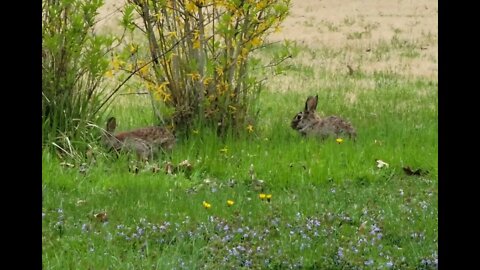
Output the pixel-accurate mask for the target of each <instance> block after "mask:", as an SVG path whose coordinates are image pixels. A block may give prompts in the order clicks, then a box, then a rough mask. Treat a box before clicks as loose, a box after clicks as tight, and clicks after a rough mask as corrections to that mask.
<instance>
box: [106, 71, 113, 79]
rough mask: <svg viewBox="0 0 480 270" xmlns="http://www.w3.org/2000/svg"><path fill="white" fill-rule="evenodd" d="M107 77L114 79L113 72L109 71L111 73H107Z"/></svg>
mask: <svg viewBox="0 0 480 270" xmlns="http://www.w3.org/2000/svg"><path fill="white" fill-rule="evenodd" d="M105 77H107V78H112V77H113V70H109V71H107V72H105Z"/></svg>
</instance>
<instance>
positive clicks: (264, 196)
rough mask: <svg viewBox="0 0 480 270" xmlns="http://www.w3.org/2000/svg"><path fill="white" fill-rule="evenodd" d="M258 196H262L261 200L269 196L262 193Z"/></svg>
mask: <svg viewBox="0 0 480 270" xmlns="http://www.w3.org/2000/svg"><path fill="white" fill-rule="evenodd" d="M258 197H259V198H260V200H265V198H266V197H267V194H265V193H260V195H258Z"/></svg>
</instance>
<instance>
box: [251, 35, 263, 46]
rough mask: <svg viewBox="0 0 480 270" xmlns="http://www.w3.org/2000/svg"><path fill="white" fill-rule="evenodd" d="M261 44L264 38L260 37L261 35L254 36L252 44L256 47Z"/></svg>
mask: <svg viewBox="0 0 480 270" xmlns="http://www.w3.org/2000/svg"><path fill="white" fill-rule="evenodd" d="M260 44H262V39H261V38H259V37H254V38H253V39H252V45H253V46H254V47H257V46H259V45H260Z"/></svg>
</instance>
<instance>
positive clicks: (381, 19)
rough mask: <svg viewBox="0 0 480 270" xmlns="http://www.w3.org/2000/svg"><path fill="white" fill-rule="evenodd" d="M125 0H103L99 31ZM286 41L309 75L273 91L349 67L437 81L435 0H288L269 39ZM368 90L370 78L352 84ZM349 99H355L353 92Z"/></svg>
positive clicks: (321, 82) (315, 82)
mask: <svg viewBox="0 0 480 270" xmlns="http://www.w3.org/2000/svg"><path fill="white" fill-rule="evenodd" d="M122 3H123V1H122V2H119V1H116V0H106V4H105V6H104V7H103V8H102V9H101V10H100V16H99V18H104V19H103V20H101V22H100V27H101V30H104V31H109V32H112V31H117V30H118V27H117V25H116V24H117V22H118V17H119V16H118V15H119V14H120V13H119V12H115V10H116V9H117V8H119V7H121V5H122ZM284 39H288V40H291V41H295V42H296V43H297V44H298V45H299V46H301V47H303V49H302V50H301V52H300V53H299V54H298V55H297V56H296V57H295V58H293V59H291V62H290V63H291V64H292V65H296V66H303V67H306V68H309V69H310V70H313V75H312V76H304V75H301V74H287V75H286V76H278V77H276V78H273V79H272V80H270V81H269V87H268V88H270V89H271V90H274V91H289V90H296V91H302V90H307V89H306V88H308V89H318V88H324V87H329V86H330V85H329V84H330V83H332V82H331V80H329V78H328V76H325V74H346V73H348V69H347V65H350V66H351V67H352V68H354V70H357V71H361V72H363V73H367V74H371V73H373V72H392V73H396V74H400V75H405V76H407V77H409V78H410V77H411V78H417V77H421V78H426V79H430V80H437V74H438V45H437V40H438V3H437V1H435V0H415V1H413V0H362V1H360V0H342V1H338V0H292V7H291V14H290V15H289V17H287V19H286V20H285V22H284V23H283V25H282V30H281V32H280V33H276V34H273V35H271V36H270V37H269V41H281V40H284ZM356 84H357V86H358V87H359V88H363V89H365V88H367V89H368V88H371V87H373V82H372V81H369V80H368V79H363V80H359V81H358V82H356ZM350 99H351V100H352V101H353V100H354V99H355V96H354V95H352V96H351V97H350Z"/></svg>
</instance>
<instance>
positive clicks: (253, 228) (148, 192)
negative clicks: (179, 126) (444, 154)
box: [42, 1, 438, 269]
mask: <svg viewBox="0 0 480 270" xmlns="http://www.w3.org/2000/svg"><path fill="white" fill-rule="evenodd" d="M294 2H295V1H294ZM297 2H299V1H297ZM327 2H328V1H327ZM301 10H303V11H305V12H308V10H307V7H303V6H302V7H301ZM430 10H431V9H430ZM297 11H298V10H297ZM294 14H295V12H294ZM342 14H343V13H342ZM417 15H418V14H417ZM342 16H343V15H342ZM344 16H345V18H349V19H348V20H347V19H344V18H340V19H339V20H336V21H335V20H333V19H329V18H324V19H323V22H324V23H323V24H322V25H323V26H322V29H323V30H322V31H323V33H325V32H327V33H328V32H331V33H342V36H343V37H344V38H345V39H348V40H350V41H352V42H354V43H355V44H358V46H353V47H349V46H347V47H339V46H334V45H331V44H330V45H324V46H317V47H315V46H311V45H310V44H303V45H302V44H301V42H299V45H298V47H297V51H296V53H295V54H294V57H293V59H291V61H290V62H289V63H288V64H287V66H286V68H285V70H284V73H283V74H281V75H278V76H276V77H273V78H271V79H270V80H269V81H268V82H267V84H266V85H267V89H266V91H264V92H262V93H261V96H260V98H259V100H258V102H259V109H260V119H259V122H258V123H257V124H256V125H255V126H254V127H253V132H246V135H245V136H244V137H242V138H237V139H234V138H226V139H224V140H222V139H219V138H217V137H216V136H214V135H213V134H211V133H210V132H209V130H205V129H202V128H201V127H197V128H196V129H197V130H196V131H198V132H195V134H194V135H193V136H192V137H191V138H188V140H187V139H180V140H179V141H178V143H177V146H176V148H175V149H174V151H173V152H172V153H171V154H170V155H165V156H162V157H161V158H160V159H158V160H156V161H155V164H150V166H148V167H145V168H141V169H140V171H139V172H138V173H134V172H131V170H130V169H131V164H130V163H129V161H128V158H127V157H124V156H122V157H120V158H118V159H117V158H115V157H112V156H109V155H107V154H102V152H101V151H98V153H97V155H96V158H95V162H91V161H89V162H87V163H86V165H85V166H80V164H77V163H73V162H72V164H73V165H74V166H73V167H71V166H66V165H65V163H62V162H64V161H63V160H59V159H58V158H57V157H56V156H54V155H53V154H51V153H49V152H44V153H43V158H42V161H43V163H42V168H43V170H42V174H43V175H42V179H43V190H42V193H43V211H42V222H43V226H42V244H43V245H42V247H43V252H42V257H43V266H44V268H45V269H436V268H438V264H437V260H438V215H437V212H438V161H437V156H438V145H437V141H438V134H437V131H438V122H437V119H438V104H437V93H438V92H437V90H438V80H437V78H436V76H432V74H433V75H435V74H436V71H433V73H432V70H431V69H429V67H431V66H435V65H436V58H435V57H434V56H432V55H431V54H430V52H429V51H428V52H426V50H425V49H423V48H425V47H428V48H432V47H434V48H435V46H436V32H434V33H433V34H431V33H430V32H423V31H422V32H421V33H419V35H418V37H416V38H408V37H405V36H403V35H402V34H401V33H409V32H408V31H407V30H405V29H404V28H402V29H400V28H401V26H398V27H399V29H400V30H398V31H397V32H398V34H397V35H395V34H393V35H392V36H388V37H380V38H378V40H372V39H373V38H374V37H377V35H375V27H374V28H373V30H372V34H368V33H367V34H365V33H364V32H365V31H366V30H362V31H358V32H355V31H354V32H352V31H343V30H342V29H343V28H342V27H346V26H349V27H355V26H359V24H360V22H361V23H362V24H361V25H364V24H365V25H366V24H368V20H366V21H365V20H361V19H359V18H358V17H354V16H350V15H348V14H344ZM387 17H388V16H387ZM308 20H310V19H308V18H307V19H306V21H307V22H308ZM302 24H304V25H306V27H310V26H309V24H308V23H305V22H302ZM370 24H372V23H370ZM373 24H374V23H373ZM329 25H330V27H328V26H329ZM407 25H408V24H407ZM334 26H337V27H336V28H335V27H334ZM382 27H386V25H385V24H380V28H382ZM286 28H287V29H288V27H286ZM349 29H350V28H349ZM365 29H366V28H365ZM368 29H370V28H368ZM393 32H395V31H393ZM400 32H401V33H400ZM362 33H364V34H362ZM365 48H368V50H369V51H368V52H366V51H365ZM275 49H276V48H275V47H272V48H267V50H265V51H264V52H262V55H261V56H262V57H263V58H265V59H268V56H269V54H271V53H273V52H274V50H275ZM434 55H435V53H434ZM420 62H421V63H424V62H428V63H427V64H425V65H424V66H423V67H422V68H419V66H416V63H420ZM392 63H394V64H395V65H394V66H389V65H388V64H392ZM346 64H349V65H351V66H352V68H353V73H349V72H348V69H347V68H346ZM372 67H374V68H372ZM416 68H417V69H416ZM419 69H421V70H424V71H425V70H427V71H428V72H424V73H419V72H416V71H417V70H419ZM412 70H413V71H412ZM315 94H318V96H319V103H318V108H317V110H318V111H319V113H320V114H321V115H339V116H342V117H344V118H346V119H348V120H349V121H350V122H352V123H353V124H354V126H355V127H356V129H357V133H358V138H357V140H356V141H355V142H353V141H350V140H348V139H346V138H345V140H344V142H343V143H337V142H336V141H335V138H331V139H329V140H326V141H323V142H322V141H319V140H315V139H314V138H302V137H301V136H300V135H299V134H297V133H296V132H295V131H294V130H293V129H291V128H290V121H291V120H292V118H293V117H294V116H295V114H296V113H297V112H299V111H301V110H302V109H303V107H304V104H305V99H306V98H307V96H309V95H315ZM143 98H144V97H142V96H138V97H137V96H119V97H118V98H117V99H116V101H115V102H114V103H113V105H112V108H111V112H110V113H109V114H110V115H114V116H116V117H117V119H118V125H119V127H118V129H119V130H128V129H130V128H135V127H139V126H144V125H150V124H151V122H152V116H151V111H150V107H149V104H150V103H149V101H148V100H147V99H143ZM99 124H100V123H99ZM185 160H187V161H188V163H189V164H191V166H190V167H188V168H185V167H182V169H180V170H179V171H176V172H174V173H173V174H166V173H165V169H164V167H165V164H166V162H171V163H172V164H173V165H178V164H180V163H181V162H183V161H185ZM377 160H381V161H384V162H386V163H388V165H385V166H383V167H380V166H379V165H378V164H379V163H377ZM157 167H158V171H157V170H156V169H155V168H157ZM406 167H409V168H411V169H412V170H413V171H415V170H417V169H420V170H421V172H420V171H419V173H418V175H417V174H413V175H409V174H408V173H407V172H408V170H407V171H406V170H405V168H406ZM129 168H130V169H129ZM260 194H266V195H271V198H270V199H266V198H263V196H260ZM227 201H231V202H230V204H229V203H227ZM232 203H233V204H232Z"/></svg>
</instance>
